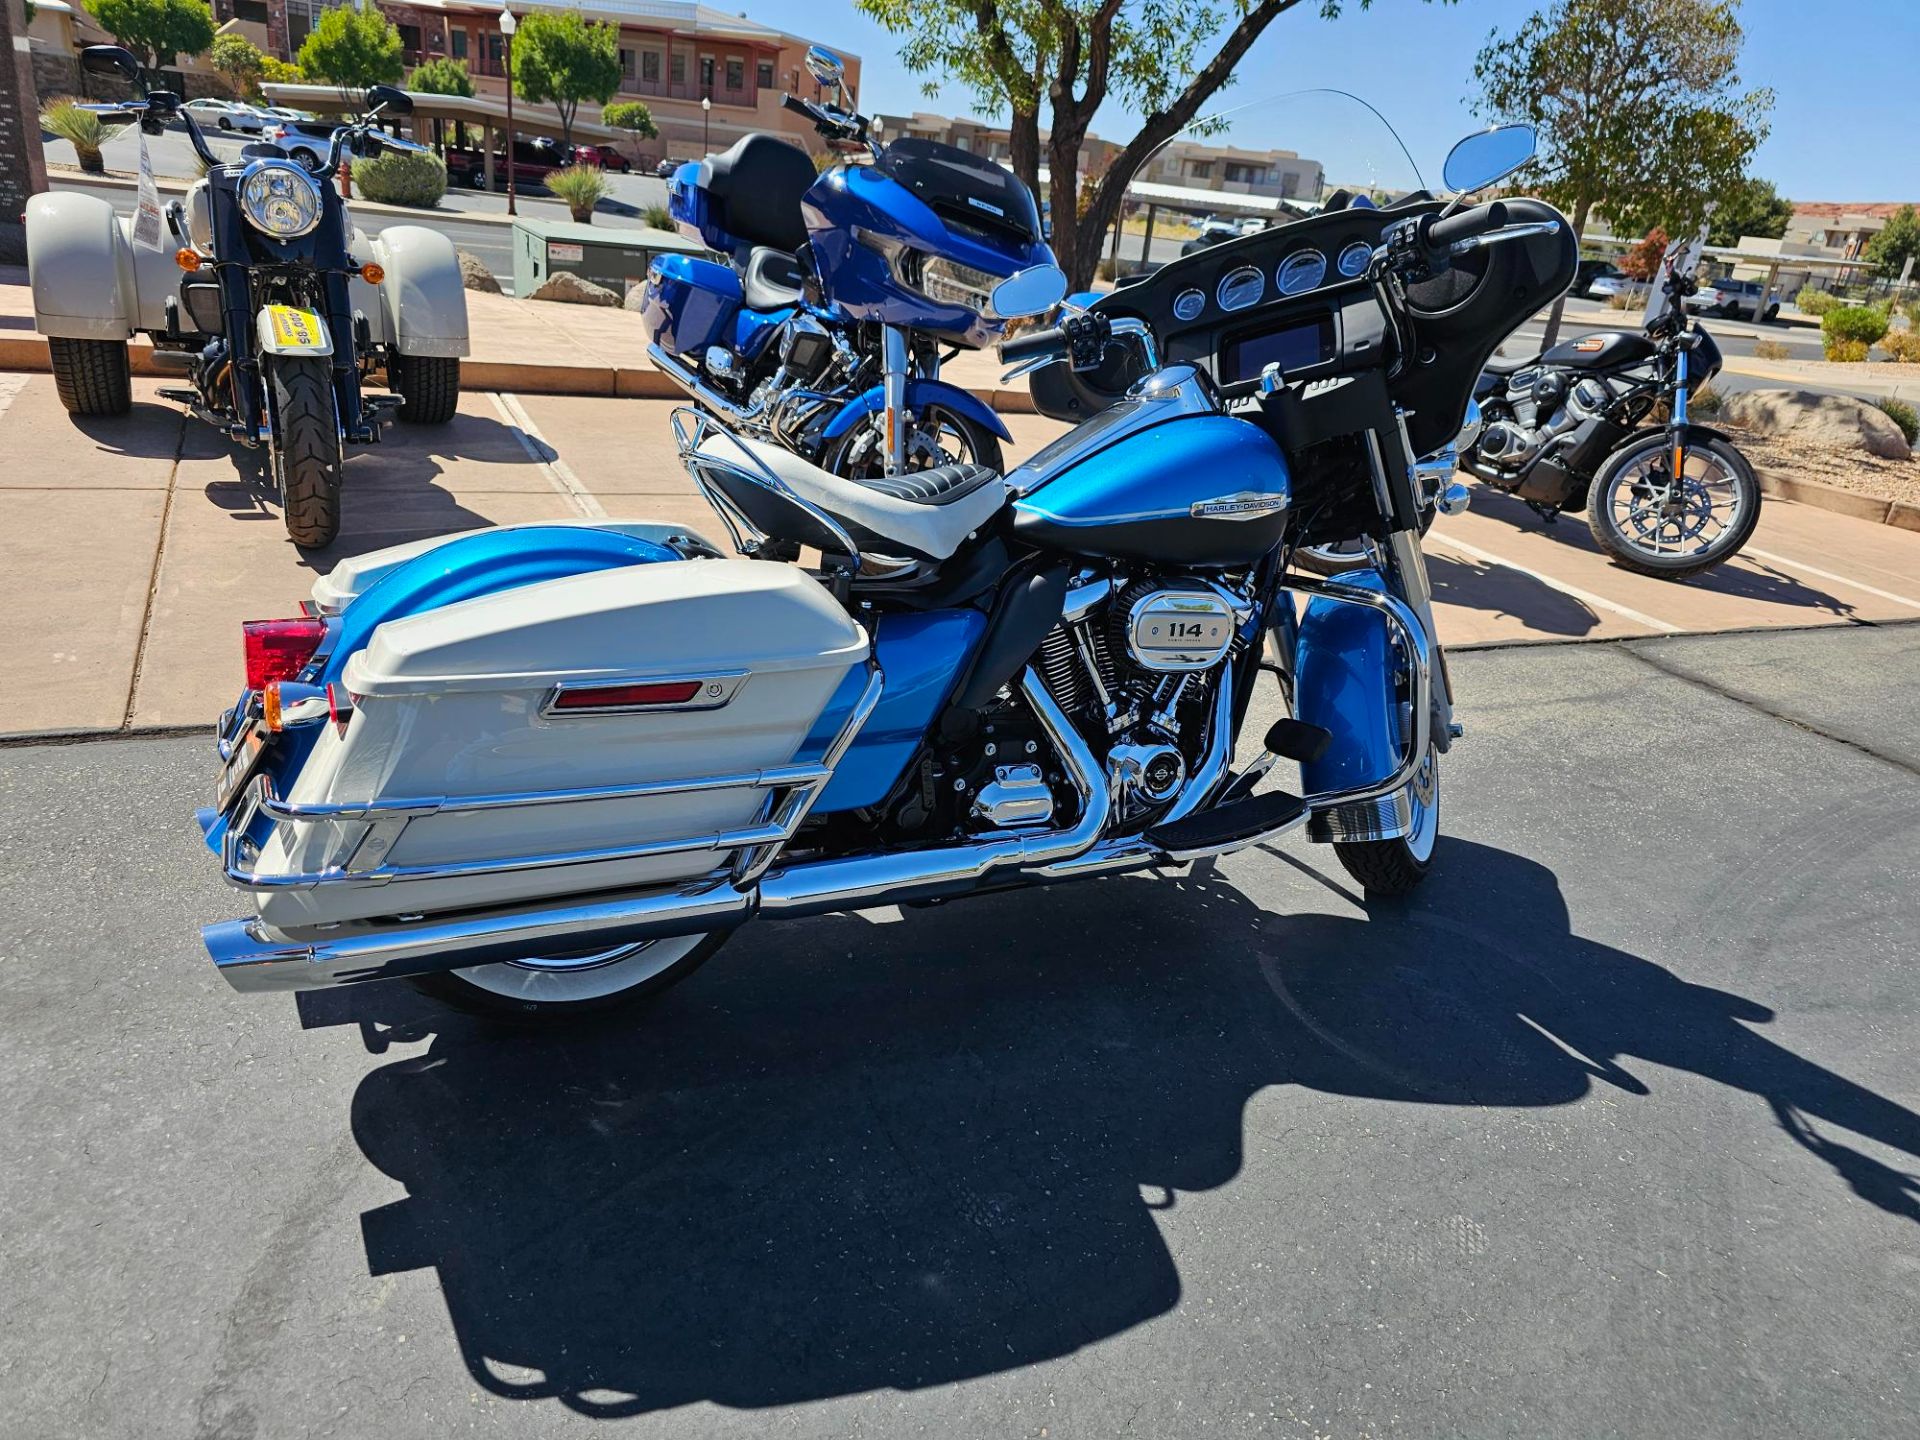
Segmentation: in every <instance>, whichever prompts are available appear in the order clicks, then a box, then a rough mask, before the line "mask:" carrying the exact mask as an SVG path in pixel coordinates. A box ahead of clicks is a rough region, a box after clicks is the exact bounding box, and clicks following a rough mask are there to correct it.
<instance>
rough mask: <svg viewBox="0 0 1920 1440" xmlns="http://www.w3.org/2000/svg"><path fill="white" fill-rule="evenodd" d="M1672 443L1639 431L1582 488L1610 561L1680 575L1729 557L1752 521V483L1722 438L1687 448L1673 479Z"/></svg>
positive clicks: (1755, 515)
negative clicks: (1683, 469)
mask: <svg viewBox="0 0 1920 1440" xmlns="http://www.w3.org/2000/svg"><path fill="white" fill-rule="evenodd" d="M1671 447H1672V441H1671V440H1669V439H1668V437H1667V436H1666V435H1664V434H1657V435H1646V436H1643V437H1641V438H1640V439H1638V440H1635V441H1634V442H1633V443H1632V444H1629V445H1623V446H1622V447H1621V448H1620V449H1618V450H1616V451H1615V452H1614V453H1613V454H1612V455H1610V456H1608V457H1607V461H1606V463H1605V464H1604V465H1602V466H1601V467H1600V471H1599V473H1598V474H1597V475H1595V476H1594V477H1593V484H1592V485H1591V486H1590V487H1589V488H1588V490H1587V525H1588V527H1589V528H1590V529H1591V530H1592V531H1593V538H1594V540H1595V541H1597V542H1598V543H1599V546H1600V548H1601V549H1602V550H1604V551H1606V552H1607V555H1608V558H1610V559H1611V560H1612V561H1613V563H1614V564H1616V565H1618V566H1620V567H1621V568H1622V569H1625V570H1632V571H1634V572H1636V573H1637V574H1641V575H1658V576H1662V577H1664V578H1666V579H1668V580H1681V579H1685V578H1686V577H1687V576H1689V575H1698V574H1699V573H1700V572H1701V571H1702V570H1711V569H1712V568H1713V567H1714V566H1716V565H1718V564H1719V563H1720V562H1721V561H1723V560H1725V559H1728V558H1729V557H1730V556H1732V555H1734V554H1735V553H1736V552H1737V551H1738V550H1739V549H1740V547H1741V546H1742V545H1745V544H1746V543H1747V541H1748V540H1749V539H1750V538H1751V537H1752V535H1753V527H1754V526H1756V525H1758V524H1759V523H1760V482H1759V481H1758V480H1757V479H1755V478H1754V474H1753V467H1752V466H1751V465H1749V464H1747V457H1746V456H1744V455H1742V454H1741V453H1740V452H1739V451H1738V450H1736V449H1735V448H1734V447H1733V446H1731V445H1729V444H1728V443H1727V442H1726V441H1724V440H1720V439H1715V438H1708V439H1705V440H1697V441H1695V442H1694V443H1692V444H1691V445H1689V446H1688V447H1687V465H1686V473H1685V475H1683V476H1681V477H1680V483H1678V484H1675V483H1673V481H1674V477H1673V474H1672V470H1673V459H1672V449H1671Z"/></svg>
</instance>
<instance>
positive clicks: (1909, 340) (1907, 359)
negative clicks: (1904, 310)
mask: <svg viewBox="0 0 1920 1440" xmlns="http://www.w3.org/2000/svg"><path fill="white" fill-rule="evenodd" d="M1880 348H1881V349H1882V350H1884V351H1886V352H1887V356H1888V358H1890V359H1891V360H1893V361H1894V362H1895V363H1896V364H1899V365H1920V330H1893V331H1890V332H1888V333H1887V334H1886V335H1884V336H1883V337H1881V340H1880Z"/></svg>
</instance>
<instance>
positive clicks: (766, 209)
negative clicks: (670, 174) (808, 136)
mask: <svg viewBox="0 0 1920 1440" xmlns="http://www.w3.org/2000/svg"><path fill="white" fill-rule="evenodd" d="M704 165H705V171H706V173H705V175H704V177H703V178H702V181H701V185H702V188H704V189H705V190H706V191H707V192H708V193H709V194H710V195H713V196H714V197H716V198H717V199H719V200H720V201H721V203H722V204H723V205H724V206H725V212H724V214H723V216H722V217H721V218H722V220H723V221H724V224H725V228H726V230H727V232H728V233H729V234H731V235H737V236H738V237H739V238H740V239H742V240H745V241H747V242H748V243H749V244H752V245H770V246H772V247H773V248H774V249H775V250H784V251H786V252H787V253H788V254H789V255H791V254H792V253H793V252H794V251H796V250H798V249H799V248H800V247H801V246H802V245H804V244H806V243H807V227H806V224H805V222H804V221H803V220H802V219H801V217H800V197H801V196H802V195H804V194H806V193H807V187H808V186H810V185H812V184H813V182H814V179H815V177H816V176H817V175H818V173H819V172H818V171H816V170H815V169H814V168H813V159H812V157H811V156H809V155H808V154H807V152H806V151H804V150H802V149H800V148H799V147H798V146H796V145H789V144H787V142H786V141H784V140H776V139H775V138H774V137H773V136H771V135H761V134H754V135H746V136H743V137H741V138H740V139H739V140H736V141H735V142H734V143H733V144H732V145H731V146H729V147H728V148H727V149H725V150H722V151H721V152H720V153H719V154H718V155H709V156H708V157H707V158H706V160H705V162H704Z"/></svg>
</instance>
